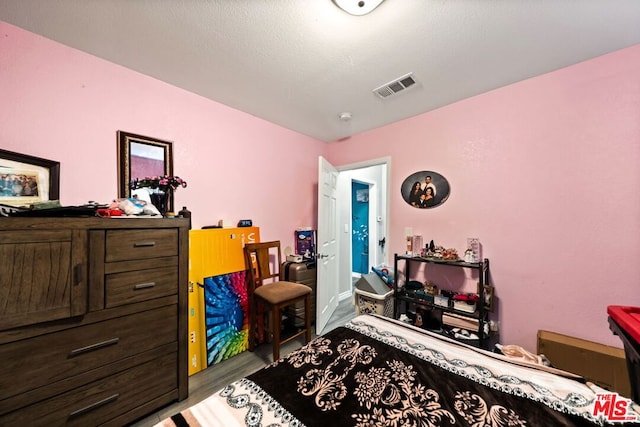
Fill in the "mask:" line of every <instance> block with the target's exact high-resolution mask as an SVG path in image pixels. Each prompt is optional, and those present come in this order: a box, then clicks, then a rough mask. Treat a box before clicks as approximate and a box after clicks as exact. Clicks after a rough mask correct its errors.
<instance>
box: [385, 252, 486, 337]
mask: <svg viewBox="0 0 640 427" xmlns="http://www.w3.org/2000/svg"><path fill="white" fill-rule="evenodd" d="M399 262H401V263H404V277H405V278H406V279H405V283H400V281H399V277H400V274H399V270H398V266H399ZM412 262H418V263H429V264H437V265H442V266H448V267H454V268H467V269H472V270H476V271H478V281H479V286H478V288H479V289H478V292H479V301H478V304H477V307H476V310H475V311H474V312H467V311H463V310H456V309H455V308H452V307H448V306H442V305H438V304H435V303H434V302H431V301H428V300H426V299H424V298H423V297H421V296H420V295H417V294H416V293H413V294H410V293H408V292H407V291H406V289H405V287H404V285H405V284H406V281H408V280H409V279H408V278H410V277H411V263H412ZM393 271H394V283H395V287H394V292H393V297H394V299H393V317H394V318H395V319H398V318H399V317H400V314H401V313H400V308H401V307H400V306H401V304H399V302H401V301H404V302H405V303H408V304H409V303H411V304H416V305H417V306H421V307H426V308H427V309H431V310H442V312H447V313H455V314H457V315H460V316H464V317H467V318H470V319H476V320H478V331H477V332H478V337H479V339H478V340H464V342H466V343H468V344H472V345H476V346H478V347H480V348H487V347H488V343H489V339H488V338H489V337H488V336H487V335H486V334H485V333H484V329H485V324H487V323H488V312H487V309H486V306H485V304H484V303H483V302H484V300H485V295H484V290H485V289H484V288H485V287H484V285H487V284H488V283H489V260H488V259H487V258H485V259H484V260H483V261H481V262H465V261H442V260H437V259H432V258H425V257H415V256H409V255H398V254H395V255H394V260H393ZM447 336H449V337H451V336H450V335H447Z"/></svg>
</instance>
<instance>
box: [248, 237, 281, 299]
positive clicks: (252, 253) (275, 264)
mask: <svg viewBox="0 0 640 427" xmlns="http://www.w3.org/2000/svg"><path fill="white" fill-rule="evenodd" d="M272 257H273V261H271V259H272ZM244 258H245V263H246V265H247V266H248V268H249V283H250V286H251V287H252V288H254V287H255V286H259V285H261V284H264V281H265V280H266V281H267V283H269V281H278V280H281V279H282V277H281V275H280V265H281V264H282V254H281V253H280V241H279V240H275V241H272V242H262V243H247V244H246V245H245V246H244ZM254 265H255V269H254V268H253V266H254Z"/></svg>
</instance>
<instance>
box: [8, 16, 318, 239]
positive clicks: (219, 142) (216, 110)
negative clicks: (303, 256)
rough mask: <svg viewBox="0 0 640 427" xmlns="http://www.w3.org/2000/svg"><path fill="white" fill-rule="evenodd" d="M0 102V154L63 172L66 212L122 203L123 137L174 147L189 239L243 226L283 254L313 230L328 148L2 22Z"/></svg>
mask: <svg viewBox="0 0 640 427" xmlns="http://www.w3.org/2000/svg"><path fill="white" fill-rule="evenodd" d="M0 94H2V95H1V96H2V102H0V148H3V149H6V150H10V151H16V152H20V153H25V154H29V155H34V156H38V157H44V158H46V159H52V160H57V161H60V163H61V177H60V180H61V185H60V195H61V196H60V198H61V202H62V203H63V204H66V205H74V204H82V203H86V202H87V201H88V200H96V201H99V202H105V203H108V202H110V201H111V200H113V199H114V198H116V197H117V188H118V187H117V185H118V178H117V144H116V132H117V131H118V130H124V131H127V132H132V133H136V134H141V135H147V136H150V137H155V138H159V139H163V140H168V141H173V142H174V147H173V148H174V172H175V174H176V175H179V176H180V177H182V178H184V179H185V180H187V183H188V187H187V188H184V189H179V190H178V191H177V192H176V194H175V200H176V206H177V207H178V209H180V207H182V206H183V205H186V206H188V208H189V209H190V210H191V211H192V212H193V224H194V227H196V228H200V227H201V226H204V225H207V224H216V223H217V222H218V220H219V219H223V218H224V219H227V220H230V221H231V222H232V223H233V224H235V223H237V221H238V220H239V219H244V218H250V219H253V221H254V224H255V225H257V226H260V227H261V234H262V238H263V240H267V239H280V240H282V242H283V245H284V246H287V245H293V242H294V239H293V237H294V236H293V232H294V230H295V228H297V227H300V226H315V224H316V222H315V221H316V205H317V202H316V181H317V163H318V160H317V157H318V155H320V154H322V153H323V151H324V150H325V149H326V144H325V143H322V142H319V141H316V140H314V139H312V138H309V137H306V136H303V135H300V134H298V133H296V132H292V131H289V130H287V129H284V128H282V127H279V126H276V125H274V124H271V123H268V122H266V121H264V120H260V119H257V118H255V117H253V116H250V115H248V114H245V113H242V112H239V111H237V110H233V109H231V108H228V107H226V106H224V105H222V104H219V103H216V102H212V101H210V100H208V99H205V98H202V97H200V96H197V95H194V94H191V93H188V92H186V91H184V90H181V89H178V88H175V87H173V86H170V85H168V84H165V83H163V82H161V81H158V80H155V79H152V78H149V77H146V76H143V75H141V74H138V73H136V72H134V71H131V70H128V69H125V68H123V67H120V66H117V65H114V64H112V63H109V62H106V61H103V60H101V59H98V58H96V57H93V56H90V55H87V54H85V53H83V52H80V51H77V50H74V49H70V48H68V47H65V46H63V45H60V44H58V43H56V42H53V41H51V40H48V39H45V38H43V37H40V36H37V35H35V34H32V33H29V32H26V31H23V30H21V29H19V28H17V27H14V26H11V25H9V24H6V23H3V22H0ZM265 177H268V178H265ZM292 194H295V195H298V196H299V197H292V196H291V195H292Z"/></svg>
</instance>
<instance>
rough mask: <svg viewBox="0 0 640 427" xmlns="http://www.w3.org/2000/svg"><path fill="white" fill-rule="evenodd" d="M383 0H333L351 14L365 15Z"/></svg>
mask: <svg viewBox="0 0 640 427" xmlns="http://www.w3.org/2000/svg"><path fill="white" fill-rule="evenodd" d="M383 1H384V0H333V2H334V3H335V4H336V6H338V7H339V8H340V9H342V10H344V11H345V12H347V13H350V14H351V15H356V16H360V15H366V14H367V13H369V12H371V11H372V10H373V9H375V8H376V7H378V6H380V3H382V2H383Z"/></svg>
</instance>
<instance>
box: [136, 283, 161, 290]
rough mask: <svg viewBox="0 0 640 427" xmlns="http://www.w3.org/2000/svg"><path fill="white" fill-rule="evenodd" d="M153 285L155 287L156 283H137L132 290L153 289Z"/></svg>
mask: <svg viewBox="0 0 640 427" xmlns="http://www.w3.org/2000/svg"><path fill="white" fill-rule="evenodd" d="M155 285H156V282H149V283H138V284H137V285H135V286H134V287H133V290H135V291H137V290H139V289H147V288H153V287H154V286H155Z"/></svg>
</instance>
